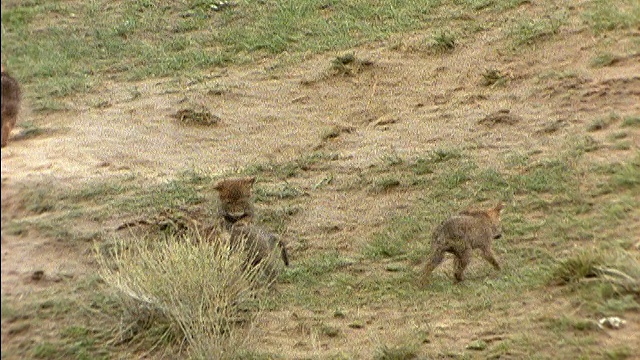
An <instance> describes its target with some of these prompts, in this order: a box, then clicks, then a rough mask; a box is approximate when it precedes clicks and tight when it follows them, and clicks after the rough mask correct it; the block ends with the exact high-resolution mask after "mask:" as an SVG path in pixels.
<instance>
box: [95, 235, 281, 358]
mask: <svg viewBox="0 0 640 360" xmlns="http://www.w3.org/2000/svg"><path fill="white" fill-rule="evenodd" d="M241 241H243V240H241ZM243 248H244V245H243V244H232V243H231V242H230V239H229V237H225V236H223V235H217V236H214V237H213V238H211V237H210V236H209V237H206V236H205V235H202V234H200V233H199V232H198V230H197V229H194V230H193V232H191V233H189V234H188V235H186V236H183V237H179V238H177V237H172V236H169V237H167V238H165V239H140V238H134V239H115V241H114V243H113V246H112V247H110V248H109V249H108V250H107V251H104V250H100V248H99V247H98V248H97V249H98V250H97V252H96V254H97V258H98V261H99V263H100V271H101V274H102V277H103V279H104V280H105V282H106V284H107V285H109V286H110V287H112V288H113V289H114V290H116V291H117V292H118V294H119V298H120V301H121V302H122V308H123V309H127V312H128V315H129V318H131V320H129V321H130V322H131V324H124V326H123V328H122V330H121V331H120V332H118V333H117V334H118V335H117V336H118V337H119V338H117V339H114V341H116V342H122V341H123V339H121V337H123V336H125V337H126V338H129V339H130V338H132V337H135V336H136V335H137V334H135V333H134V334H127V333H125V332H130V331H150V330H149V328H151V329H153V328H156V329H158V328H159V329H164V330H161V331H160V332H159V334H160V336H161V337H162V338H167V339H174V340H173V341H174V342H175V346H176V347H179V346H180V345H181V344H182V343H186V345H187V346H188V347H187V349H186V351H187V353H189V356H190V357H193V358H198V359H201V358H208V357H210V356H214V357H216V358H233V357H234V356H235V354H237V353H238V352H239V351H242V350H244V349H245V346H246V343H247V340H248V339H249V338H250V334H249V330H250V329H251V323H252V322H253V321H254V319H255V318H256V317H257V316H258V315H259V310H260V308H259V303H260V298H261V297H262V296H264V293H265V291H266V289H267V287H268V285H269V283H268V282H267V280H266V279H265V278H263V277H262V276H261V269H260V267H261V265H258V266H256V267H250V268H246V264H247V263H251V262H252V260H247V256H248V255H247V254H245V253H244V252H243V251H242V250H240V249H243ZM135 324H145V325H144V326H145V327H147V328H146V329H145V328H139V327H138V326H136V327H134V326H133V325H135ZM151 332H152V333H153V332H155V331H153V330H151ZM126 338H125V341H126Z"/></svg>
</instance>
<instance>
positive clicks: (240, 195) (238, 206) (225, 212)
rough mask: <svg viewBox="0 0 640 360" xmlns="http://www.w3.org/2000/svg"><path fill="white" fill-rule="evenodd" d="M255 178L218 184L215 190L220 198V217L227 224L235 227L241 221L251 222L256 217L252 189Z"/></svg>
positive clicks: (231, 180)
mask: <svg viewBox="0 0 640 360" xmlns="http://www.w3.org/2000/svg"><path fill="white" fill-rule="evenodd" d="M255 181H256V178H255V177H253V176H252V177H245V178H232V179H225V180H222V181H220V182H218V183H217V184H216V185H215V186H214V187H213V188H214V189H215V190H216V191H218V197H219V198H220V207H219V209H218V213H219V215H220V216H221V217H222V218H224V220H225V223H227V224H228V225H233V224H235V223H236V222H238V221H240V220H251V218H253V215H254V211H253V204H252V202H251V188H252V187H253V183H254V182H255Z"/></svg>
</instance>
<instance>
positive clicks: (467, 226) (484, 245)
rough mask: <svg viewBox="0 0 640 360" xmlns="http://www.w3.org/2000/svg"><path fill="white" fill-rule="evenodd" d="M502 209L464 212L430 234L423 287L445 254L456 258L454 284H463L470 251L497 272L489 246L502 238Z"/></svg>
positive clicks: (500, 207) (496, 207)
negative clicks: (428, 256)
mask: <svg viewBox="0 0 640 360" xmlns="http://www.w3.org/2000/svg"><path fill="white" fill-rule="evenodd" d="M503 208H504V204H503V203H499V204H498V205H496V206H495V207H493V208H490V209H486V210H464V211H462V212H460V213H459V214H457V215H454V216H452V217H450V218H448V219H447V220H445V221H444V222H443V223H442V224H440V225H439V226H438V227H437V228H436V229H435V231H434V232H433V237H432V240H431V256H430V258H429V260H428V261H427V263H426V265H425V267H424V272H423V275H422V276H423V278H422V283H425V282H426V281H427V278H428V277H429V275H430V274H431V272H433V270H434V269H435V268H436V267H437V266H438V265H440V263H442V261H443V260H444V254H445V253H447V252H448V253H452V254H453V255H454V256H455V260H454V268H455V279H456V282H460V281H462V280H463V273H464V270H465V269H466V267H467V265H469V261H470V260H471V253H472V250H473V249H479V250H480V254H481V256H482V257H483V258H484V259H485V260H487V261H488V262H489V263H490V264H491V265H493V267H494V268H496V269H497V270H500V264H498V261H497V260H496V258H495V256H494V255H493V251H492V250H491V243H492V241H493V239H499V238H500V237H501V236H502V227H501V225H500V211H501V210H502V209H503Z"/></svg>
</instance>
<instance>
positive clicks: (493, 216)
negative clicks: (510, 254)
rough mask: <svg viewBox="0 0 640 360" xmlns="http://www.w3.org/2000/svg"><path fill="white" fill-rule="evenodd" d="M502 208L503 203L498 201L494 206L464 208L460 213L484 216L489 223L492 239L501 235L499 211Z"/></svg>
mask: <svg viewBox="0 0 640 360" xmlns="http://www.w3.org/2000/svg"><path fill="white" fill-rule="evenodd" d="M502 209H504V203H502V202H500V203H498V205H496V206H495V207H492V208H490V209H486V210H464V211H461V212H460V215H470V216H475V217H484V218H486V219H488V220H489V223H490V224H491V234H492V236H491V237H492V238H493V239H500V238H501V237H502V225H501V223H500V212H501V211H502Z"/></svg>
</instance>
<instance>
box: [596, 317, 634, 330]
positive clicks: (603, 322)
mask: <svg viewBox="0 0 640 360" xmlns="http://www.w3.org/2000/svg"><path fill="white" fill-rule="evenodd" d="M626 323H627V322H626V321H625V320H623V319H620V318H619V317H617V316H609V317H606V318H602V319H600V320H599V321H598V326H600V327H601V328H605V327H606V328H609V329H620V328H621V327H622V326H624V324H626Z"/></svg>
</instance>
